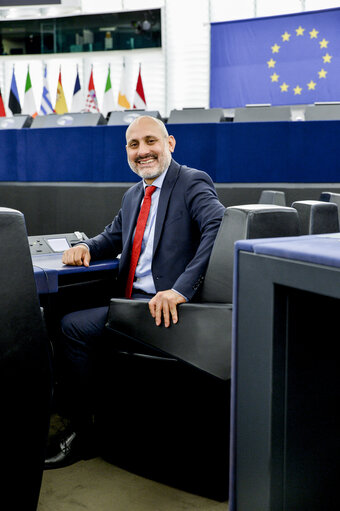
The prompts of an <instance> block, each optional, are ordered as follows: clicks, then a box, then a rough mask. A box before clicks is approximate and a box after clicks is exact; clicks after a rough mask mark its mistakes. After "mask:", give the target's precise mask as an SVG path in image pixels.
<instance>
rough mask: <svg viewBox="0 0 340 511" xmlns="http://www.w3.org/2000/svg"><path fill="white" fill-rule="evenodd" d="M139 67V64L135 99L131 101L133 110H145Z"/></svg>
mask: <svg viewBox="0 0 340 511" xmlns="http://www.w3.org/2000/svg"><path fill="white" fill-rule="evenodd" d="M141 67H142V66H141V64H139V73H138V79H137V85H136V92H135V97H134V100H133V108H138V109H140V110H142V109H144V110H145V109H146V100H145V94H144V87H143V82H142V73H141Z"/></svg>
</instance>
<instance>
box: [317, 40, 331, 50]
mask: <svg viewBox="0 0 340 511" xmlns="http://www.w3.org/2000/svg"><path fill="white" fill-rule="evenodd" d="M328 43H329V41H326V39H325V38H323V39H322V41H319V44H320V48H327V45H328Z"/></svg>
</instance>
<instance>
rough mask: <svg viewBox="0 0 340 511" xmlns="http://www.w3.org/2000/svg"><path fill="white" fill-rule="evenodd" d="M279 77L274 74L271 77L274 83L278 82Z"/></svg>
mask: <svg viewBox="0 0 340 511" xmlns="http://www.w3.org/2000/svg"><path fill="white" fill-rule="evenodd" d="M279 76H280V75H277V74H276V73H274V74H272V75H270V78H271V80H272V82H278V81H279Z"/></svg>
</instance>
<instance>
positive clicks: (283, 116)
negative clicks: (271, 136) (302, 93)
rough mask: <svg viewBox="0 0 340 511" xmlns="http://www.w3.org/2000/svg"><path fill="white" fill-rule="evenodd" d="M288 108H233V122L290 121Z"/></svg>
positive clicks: (260, 106)
mask: <svg viewBox="0 0 340 511" xmlns="http://www.w3.org/2000/svg"><path fill="white" fill-rule="evenodd" d="M291 120H292V116H291V109H290V106H270V105H259V106H246V107H244V108H235V116H234V122H276V121H291Z"/></svg>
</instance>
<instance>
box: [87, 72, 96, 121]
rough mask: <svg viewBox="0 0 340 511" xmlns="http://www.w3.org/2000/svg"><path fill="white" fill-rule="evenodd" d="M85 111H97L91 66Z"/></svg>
mask: <svg viewBox="0 0 340 511" xmlns="http://www.w3.org/2000/svg"><path fill="white" fill-rule="evenodd" d="M85 112H99V108H98V101H97V96H96V90H95V88H94V82H93V69H92V68H91V74H90V80H89V88H88V93H87V97H86V101H85Z"/></svg>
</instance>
